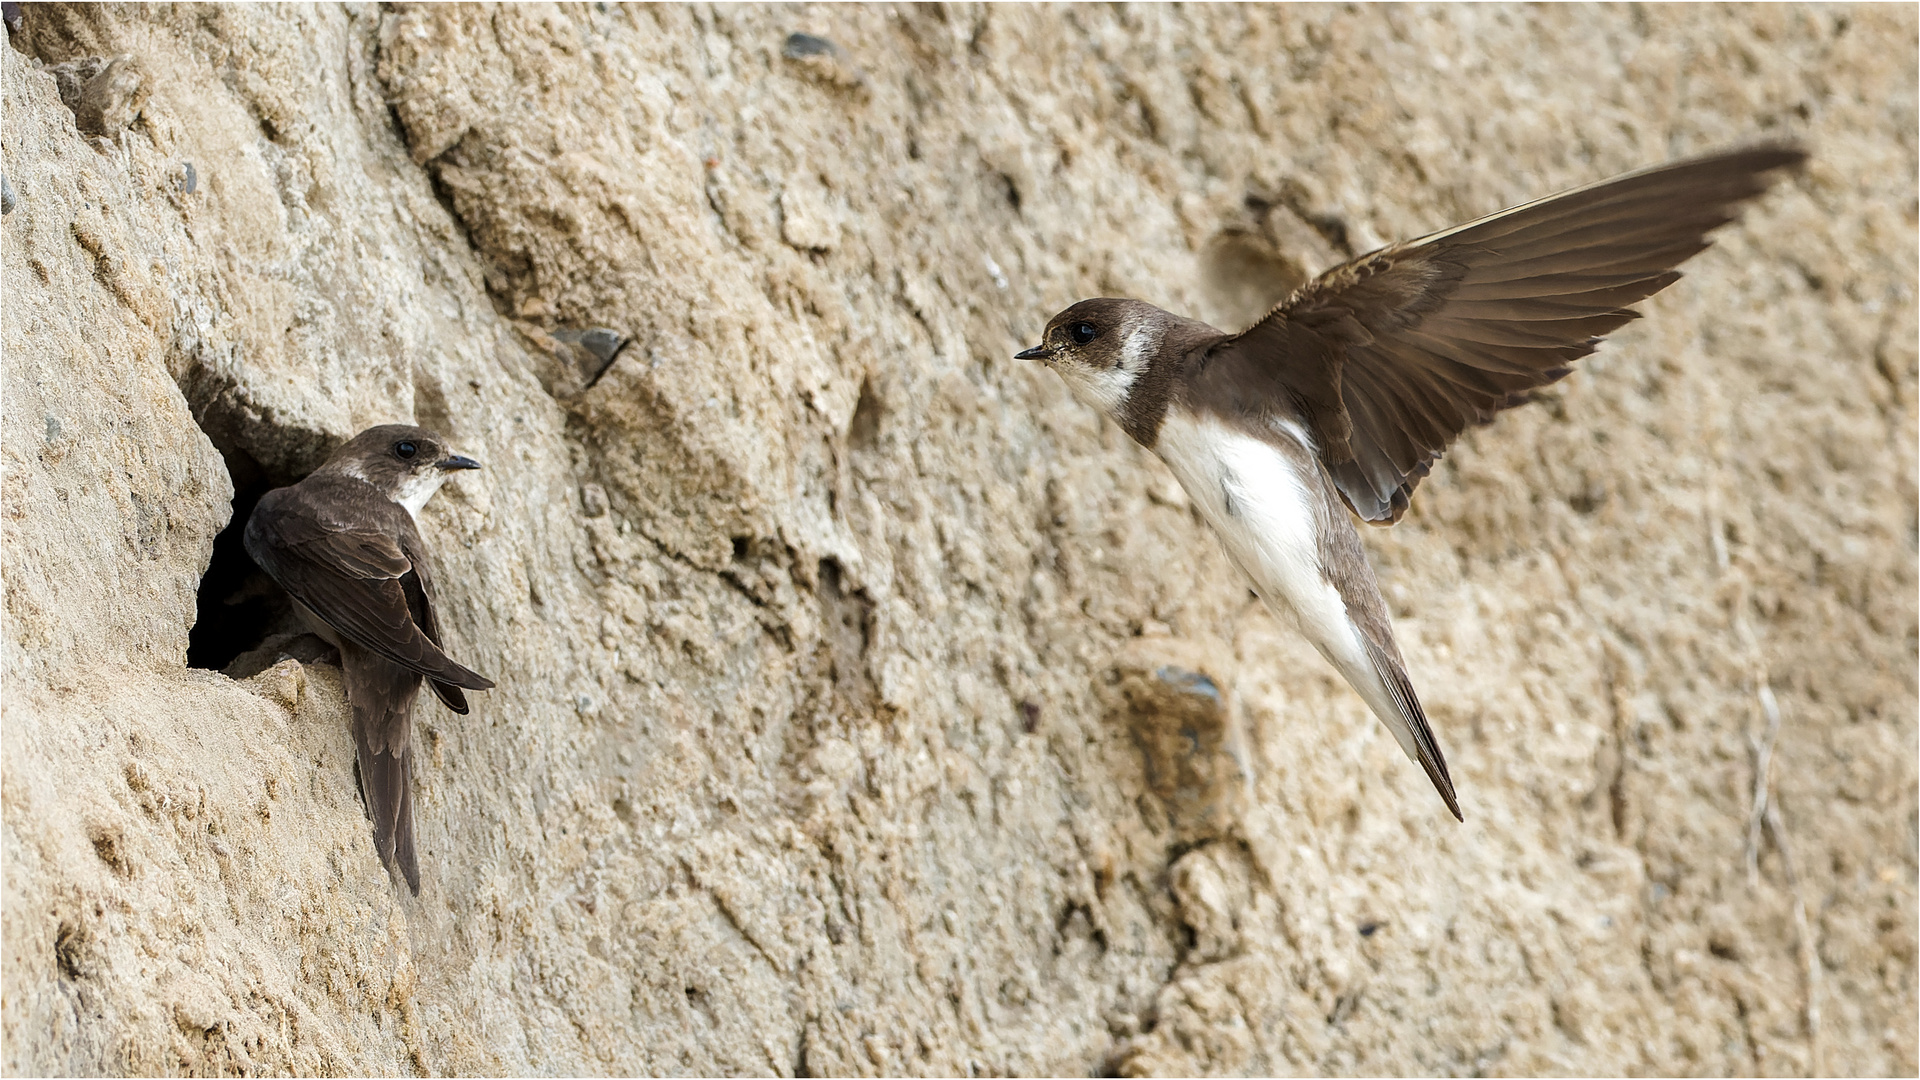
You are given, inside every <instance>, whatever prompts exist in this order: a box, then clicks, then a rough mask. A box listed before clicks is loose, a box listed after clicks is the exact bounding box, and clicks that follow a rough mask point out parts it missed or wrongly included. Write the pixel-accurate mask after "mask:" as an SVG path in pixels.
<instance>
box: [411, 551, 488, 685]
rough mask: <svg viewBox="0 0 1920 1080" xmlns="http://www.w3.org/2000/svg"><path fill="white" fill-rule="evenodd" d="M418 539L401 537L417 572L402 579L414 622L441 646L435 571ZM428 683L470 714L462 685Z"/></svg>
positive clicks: (434, 680)
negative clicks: (416, 542)
mask: <svg viewBox="0 0 1920 1080" xmlns="http://www.w3.org/2000/svg"><path fill="white" fill-rule="evenodd" d="M417 539H418V537H417V536H415V535H414V534H413V533H406V534H403V535H402V536H401V537H400V550H401V552H402V553H403V554H405V555H406V557H407V559H408V561H410V562H411V563H413V573H411V574H407V575H405V576H403V577H402V578H401V579H400V587H401V588H402V589H403V590H405V592H406V596H407V610H409V611H411V612H413V622H414V625H416V626H418V627H419V628H420V632H421V633H424V634H425V635H427V640H428V641H431V642H433V644H434V646H435V647H436V648H437V647H439V646H440V617H439V616H438V615H436V614H435V613H434V610H433V572H432V571H430V570H428V569H427V560H426V559H425V558H423V557H422V556H421V554H420V551H419V550H418V549H417V548H415V547H413V546H412V545H413V542H414V541H415V540H417ZM428 683H429V685H431V686H432V687H433V692H434V694H435V696H437V697H439V699H440V702H441V704H443V705H445V706H446V707H447V708H449V709H452V710H453V711H454V712H456V713H459V714H460V715H461V716H465V715H466V714H467V695H465V694H463V693H461V692H460V688H459V687H458V686H455V685H454V684H452V683H450V682H442V681H440V680H439V679H429V680H428ZM475 689H484V687H475Z"/></svg>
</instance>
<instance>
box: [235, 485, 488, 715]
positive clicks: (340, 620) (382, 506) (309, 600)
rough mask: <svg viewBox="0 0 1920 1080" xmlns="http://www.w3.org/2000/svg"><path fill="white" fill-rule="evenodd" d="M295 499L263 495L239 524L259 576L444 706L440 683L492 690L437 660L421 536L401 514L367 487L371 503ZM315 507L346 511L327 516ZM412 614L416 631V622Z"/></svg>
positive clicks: (342, 497)
mask: <svg viewBox="0 0 1920 1080" xmlns="http://www.w3.org/2000/svg"><path fill="white" fill-rule="evenodd" d="M318 479H320V478H310V479H309V480H308V481H306V482H305V483H314V482H316V480H318ZM326 482H327V483H330V484H336V485H350V484H356V483H357V481H352V480H338V481H334V480H328V481H326ZM360 486H363V487H364V486H365V485H360ZM294 490H295V489H294V488H279V489H277V490H274V491H270V492H268V493H267V494H266V495H265V496H263V497H262V498H261V500H260V506H259V507H258V508H256V509H255V511H254V514H253V516H252V517H251V518H249V519H248V520H247V530H246V537H245V539H246V547H247V553H248V554H249V555H252V556H253V560H254V561H255V562H257V563H259V564H260V568H261V569H263V570H265V571H266V572H267V574H268V576H270V577H272V578H273V580H275V581H276V582H279V584H280V587H281V588H283V589H285V590H287V593H288V595H290V596H292V597H293V598H294V599H295V600H298V601H299V602H300V603H302V604H305V605H306V606H307V607H308V608H309V609H310V610H312V611H313V613H314V614H316V615H318V616H320V618H322V619H324V620H326V622H327V625H329V626H331V627H333V628H334V629H335V630H336V631H338V632H339V633H340V634H341V635H343V636H345V637H347V638H350V639H352V640H353V642H354V643H356V644H358V645H359V646H360V647H362V648H364V649H368V650H371V651H372V652H375V653H378V654H379V655H381V656H384V657H386V658H387V659H388V660H390V661H392V662H393V663H396V664H399V665H400V666H401V667H404V668H407V669H408V670H411V671H415V672H418V673H419V674H421V675H424V676H426V677H427V678H429V679H432V680H433V681H434V690H435V692H436V693H439V694H440V696H441V699H442V700H443V701H444V700H446V699H447V696H448V695H447V693H446V691H443V690H442V689H441V684H446V685H447V686H448V687H449V688H451V687H466V688H467V689H469V690H487V689H490V688H491V687H492V686H493V682H492V681H491V680H489V679H488V678H486V677H485V676H483V675H481V674H479V673H478V672H475V671H472V670H470V669H468V668H466V667H463V666H461V665H460V664H458V663H456V662H454V661H453V660H452V659H451V658H449V657H448V656H447V654H446V653H444V652H441V651H440V646H439V644H438V640H437V639H438V637H439V624H438V622H437V620H435V618H434V617H433V611H432V601H431V584H430V582H429V580H428V579H424V578H423V575H424V574H425V573H426V569H425V564H424V563H423V562H420V561H418V559H417V556H418V553H419V551H420V548H421V544H420V537H419V533H418V531H417V530H415V528H414V526H413V519H412V518H411V517H410V516H408V514H407V512H406V510H405V508H403V507H401V506H399V505H398V504H396V503H394V502H392V501H390V500H387V499H384V498H379V497H378V495H377V493H374V492H372V490H371V489H370V488H369V489H368V495H370V496H371V497H365V498H362V497H355V496H356V494H357V493H354V492H349V491H345V490H342V491H337V492H329V493H328V494H330V495H332V496H333V497H332V498H328V499H315V498H304V499H296V498H295V497H293V496H292V495H291V494H290V493H292V492H294ZM323 507H344V508H347V509H348V510H350V512H343V513H339V514H332V513H329V512H328V511H327V510H325V509H323ZM263 511H265V512H263ZM416 607H418V608H419V616H420V617H424V622H416V617H417V616H416V611H415V609H416ZM423 626H424V627H426V628H427V629H426V630H423ZM428 631H431V633H429V632H428ZM454 696H455V699H456V701H457V702H458V704H457V705H456V704H455V701H448V702H447V704H448V705H449V706H454V707H455V708H456V711H460V712H465V711H466V710H465V708H464V707H462V706H464V705H465V704H466V702H465V698H464V697H463V696H461V695H459V694H458V692H457V691H455V694H454Z"/></svg>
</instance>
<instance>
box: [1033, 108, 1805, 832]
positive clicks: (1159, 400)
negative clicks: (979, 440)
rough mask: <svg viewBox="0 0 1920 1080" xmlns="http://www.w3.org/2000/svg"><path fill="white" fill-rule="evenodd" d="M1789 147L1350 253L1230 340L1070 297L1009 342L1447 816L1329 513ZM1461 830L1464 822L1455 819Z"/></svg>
mask: <svg viewBox="0 0 1920 1080" xmlns="http://www.w3.org/2000/svg"><path fill="white" fill-rule="evenodd" d="M1805 159H1806V153H1805V152H1804V151H1803V150H1801V149H1799V148H1798V147H1796V146H1791V145H1764V146H1756V147H1752V148H1748V149H1743V150H1734V151H1730V152H1727V153H1720V154H1712V155H1708V156H1705V157H1699V158H1693V159H1691V160H1686V161H1679V162H1674V163H1672V164H1669V165H1661V166H1656V167H1654V168H1650V169H1644V170H1641V171H1639V172H1634V173H1628V174H1626V175H1625V176H1620V177H1616V178H1614V179H1612V180H1604V181H1601V182H1600V183H1597V184H1591V185H1589V186H1587V187H1583V188H1576V189H1574V190H1572V191H1568V192H1565V193H1562V194H1559V195H1555V196H1552V197H1551V198H1546V199H1542V200H1540V201H1538V202H1531V203H1527V204H1526V205H1524V206H1517V207H1514V208H1513V209H1511V210H1504V211H1502V212H1500V213H1497V214H1494V215H1492V216H1490V217H1484V218H1481V219H1479V220H1478V221H1473V222H1469V223H1468V224H1465V225H1460V226H1456V227H1455V228H1451V229H1447V230H1445V231H1443V232H1437V233H1434V234H1433V235H1431V236H1427V237H1423V238H1421V239H1419V240H1414V241H1411V242H1409V243H1404V244H1394V245H1392V246H1390V247H1384V248H1381V249H1380V250H1378V251H1375V252H1372V253H1370V254H1366V255H1362V256H1360V257H1359V258H1357V259H1354V260H1353V261H1351V262H1348V263H1346V264H1345V265H1342V266H1337V267H1335V268H1333V269H1332V270H1329V271H1327V272H1326V273H1324V274H1322V275H1320V276H1319V277H1318V278H1316V279H1314V280H1313V281H1311V282H1309V283H1307V284H1306V285H1304V286H1302V287H1301V288H1299V289H1298V290H1296V291H1295V292H1294V294H1293V295H1292V296H1290V297H1288V298H1287V299H1286V300H1285V301H1284V302H1282V303H1281V304H1280V305H1279V306H1278V307H1276V308H1274V309H1273V310H1272V311H1271V312H1269V313H1268V314H1267V316H1266V317H1265V318H1263V319H1261V320H1260V321H1259V322H1258V323H1255V324H1254V325H1253V327H1252V328H1250V329H1248V330H1246V331H1244V332H1242V333H1239V334H1227V333H1222V332H1221V331H1219V330H1216V329H1214V328H1213V327H1211V326H1208V325H1207V324H1205V323H1202V322H1197V321H1195V320H1193V319H1185V318H1181V317H1180V316H1178V315H1174V314H1171V313H1169V312H1166V311H1162V310H1160V309H1159V308H1157V307H1154V306H1152V305H1150V304H1145V303H1141V302H1139V301H1137V300H1114V299H1097V300H1083V301H1081V302H1080V303H1077V304H1075V305H1073V306H1072V307H1070V308H1068V309H1066V310H1065V311H1063V312H1061V313H1060V314H1058V315H1056V316H1054V317H1053V320H1052V321H1051V322H1049V323H1048V324H1047V329H1046V333H1045V334H1044V335H1043V337H1042V339H1041V343H1040V344H1039V345H1037V346H1035V347H1034V348H1031V349H1027V350H1025V351H1023V352H1021V353H1018V354H1017V358H1018V359H1022V360H1038V361H1040V362H1042V363H1044V364H1046V365H1047V366H1048V367H1050V368H1052V369H1053V370H1054V371H1055V372H1057V373H1058V374H1059V375H1060V377H1061V378H1062V379H1064V380H1066V383H1067V386H1068V387H1069V388H1070V389H1071V390H1072V391H1073V393H1074V396H1076V397H1078V398H1079V399H1080V400H1081V401H1083V402H1085V403H1087V404H1088V405H1091V406H1093V407H1094V408H1096V409H1098V410H1100V411H1101V412H1103V413H1105V414H1106V415H1107V416H1109V417H1111V418H1112V419H1113V420H1114V421H1115V422H1116V423H1118V424H1119V425H1120V426H1121V427H1122V428H1124V429H1125V430H1126V432H1127V434H1129V435H1131V436H1133V438H1134V439H1135V440H1137V441H1138V442H1139V443H1140V445H1142V446H1144V447H1146V448H1147V449H1149V450H1152V451H1153V452H1154V453H1156V454H1158V455H1159V456H1160V459H1161V460H1162V461H1165V462H1166V463H1167V466H1168V467H1169V468H1170V469H1172V470H1173V474H1174V476H1175V477H1176V478H1178V479H1179V481H1180V484H1181V486H1182V487H1184V488H1186V490H1187V494H1188V495H1189V496H1191V497H1192V499H1193V502H1194V505H1196V506H1197V507H1199V510H1200V513H1201V516H1202V517H1204V518H1205V519H1206V521H1207V523H1208V524H1209V525H1211V526H1212V527H1213V529H1214V532H1215V533H1217V534H1218V535H1219V537H1220V539H1221V541H1222V543H1223V544H1224V546H1225V547H1226V550H1227V553H1228V554H1229V555H1230V556H1231V557H1232V559H1233V561H1234V562H1235V563H1236V564H1238V565H1239V567H1240V569H1241V570H1243V571H1244V572H1245V573H1246V575H1247V576H1248V577H1249V578H1251V579H1252V581H1253V586H1254V589H1255V591H1256V592H1258V593H1259V595H1260V597H1261V598H1262V599H1263V600H1265V601H1266V603H1267V606H1268V607H1269V608H1271V609H1272V610H1273V612H1274V613H1275V614H1276V615H1277V616H1279V618H1280V619H1281V620H1282V621H1284V622H1287V623H1290V624H1292V625H1293V626H1294V627H1295V628H1297V629H1298V630H1299V631H1300V633H1301V634H1303V635H1304V636H1305V637H1306V638H1307V640H1308V641H1311V642H1312V643H1313V645H1314V647H1315V648H1316V649H1318V650H1319V651H1320V655H1322V656H1324V657H1326V659H1327V661H1328V662H1329V663H1331V664H1332V665H1333V666H1334V667H1335V668H1336V669H1337V670H1338V671H1339V672H1340V674H1341V675H1342V676H1343V677H1345V678H1346V680H1347V682H1348V683H1349V684H1350V685H1352V687H1353V688H1354V689H1355V690H1356V691H1358V692H1359V694H1360V696H1361V697H1362V698H1363V699H1365V701H1366V703H1367V705H1368V707H1369V708H1371V709H1372V710H1373V713H1374V715H1375V716H1378V717H1379V718H1380V720H1381V722H1382V723H1384V724H1386V726H1387V729H1388V730H1389V731H1391V732H1393V736H1394V738H1395V739H1397V740H1398V741H1399V743H1400V747H1401V749H1403V750H1405V751H1406V753H1407V756H1408V757H1410V758H1412V759H1413V760H1414V761H1417V762H1419V764H1420V767H1421V768H1423V769H1425V770H1426V773H1427V777H1428V779H1430V780H1432V781H1433V786H1434V787H1435V788H1436V789H1438V790H1439V792H1440V797H1441V798H1442V799H1444V800H1446V804H1447V809H1448V810H1450V811H1452V812H1453V815H1454V817H1456V818H1459V817H1461V815H1460V803H1459V800H1458V799H1457V798H1456V797H1455V795H1454V790H1453V780H1452V779H1451V778H1450V777H1449V776H1448V775H1447V761H1446V758H1445V756H1443V755H1442V754H1441V752H1440V744H1439V743H1438V742H1437V741H1436V740H1435V739H1434V735H1433V730H1432V728H1431V727H1430V726H1429V725H1428V723H1427V717H1426V714H1425V713H1424V712H1423V711H1422V710H1421V708H1420V699H1419V697H1418V695H1416V694H1415V693H1414V690H1413V684H1412V683H1411V682H1409V681H1408V680H1407V673H1406V668H1405V665H1404V664H1403V663H1402V661H1401V659H1400V650H1399V649H1398V648H1397V647H1395V645H1394V642H1393V627H1392V624H1391V623H1390V622H1389V621H1388V618H1387V606H1386V603H1385V602H1384V601H1383V600H1382V599H1381V597H1380V587H1379V584H1378V583H1377V582H1376V581H1375V579H1374V576H1373V568H1372V566H1370V565H1369V564H1368V562H1367V558H1366V554H1365V552H1364V550H1363V549H1362V548H1361V545H1360V537H1359V534H1358V532H1357V531H1356V530H1355V529H1354V527H1353V522H1352V520H1351V519H1350V518H1349V517H1348V516H1347V511H1348V510H1351V511H1352V512H1353V513H1355V514H1358V515H1359V516H1360V517H1361V518H1363V519H1365V520H1366V521H1368V522H1372V523H1374V524H1381V525H1390V524H1392V523H1393V522H1395V521H1398V520H1399V519H1400V515H1401V514H1403V513H1405V512H1406V509H1407V499H1408V497H1409V496H1411V495H1412V494H1413V489H1414V488H1415V487H1416V486H1417V485H1418V484H1419V483H1420V479H1421V478H1422V477H1424V476H1426V475H1427V471H1428V469H1429V467H1430V466H1431V465H1432V464H1433V461H1434V459H1435V458H1437V457H1439V456H1440V454H1441V452H1442V451H1444V450H1445V449H1446V448H1447V445H1448V444H1449V443H1451V442H1452V441H1453V439H1454V438H1455V437H1456V436H1458V435H1459V434H1460V432H1461V431H1462V430H1463V429H1465V428H1466V427H1467V426H1468V425H1469V424H1478V423H1484V422H1486V421H1488V420H1491V419H1492V418H1493V416H1494V414H1495V413H1498V412H1499V411H1500V410H1502V409H1506V408H1509V407H1511V406H1514V405H1518V404H1521V403H1523V402H1525V401H1527V400H1528V398H1529V392H1530V391H1533V390H1535V389H1537V388H1539V387H1541V386H1545V385H1546V384H1548V383H1551V382H1553V381H1555V380H1556V379H1559V378H1561V377H1562V376H1564V375H1566V374H1567V372H1568V370H1569V368H1568V366H1567V365H1568V364H1569V363H1571V362H1572V361H1574V360H1577V359H1579V358H1580V357H1583V356H1585V355H1587V354H1588V353H1591V352H1592V351H1593V350H1594V349H1595V348H1596V347H1597V346H1598V345H1599V343H1600V338H1601V337H1602V336H1603V335H1605V334H1607V333H1609V332H1611V331H1613V330H1615V329H1617V328H1618V327H1620V326H1621V325H1622V324H1624V323H1626V322H1628V321H1629V320H1632V319H1636V318H1638V317H1639V315H1638V314H1637V313H1636V312H1633V311H1630V310H1628V308H1627V305H1629V304H1633V303H1637V302H1638V301H1640V300H1644V299H1646V298H1647V297H1649V296H1651V295H1653V294H1654V293H1656V292H1659V291H1660V290H1661V289H1664V288H1666V287H1667V286H1668V285H1671V284H1673V283H1674V282H1675V281H1677V280H1678V279H1679V277H1680V274H1679V272H1678V271H1676V270H1675V269H1674V267H1676V266H1678V265H1679V264H1680V263H1682V262H1684V261H1686V260H1687V259H1688V258H1690V257H1691V256H1693V255H1696V254H1698V253H1699V252H1701V251H1702V250H1704V249H1706V248H1707V246H1708V245H1709V244H1710V243H1711V241H1709V240H1708V239H1707V234H1708V233H1709V232H1711V231H1713V230H1714V229H1715V228H1717V227H1719V226H1721V225H1725V224H1726V223H1728V222H1730V221H1732V220H1733V219H1734V218H1735V217H1736V216H1738V213H1739V207H1740V204H1742V203H1744V202H1746V201H1747V200H1749V199H1752V198H1754V197H1755V196H1757V195H1759V194H1760V193H1762V192H1764V191H1765V190H1766V189H1767V187H1768V186H1769V185H1770V184H1771V183H1772V180H1773V175H1772V174H1773V173H1774V172H1775V170H1779V169H1785V168H1790V167H1794V166H1798V165H1799V164H1801V163H1802V162H1803V161H1805ZM1462 820H1464V819H1462Z"/></svg>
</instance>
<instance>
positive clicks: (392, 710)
mask: <svg viewBox="0 0 1920 1080" xmlns="http://www.w3.org/2000/svg"><path fill="white" fill-rule="evenodd" d="M479 467H480V463H479V462H477V461H474V460H473V459H472V458H467V457H462V456H460V455H459V454H456V453H454V452H453V451H452V450H450V449H448V447H447V445H446V443H445V442H443V441H442V440H441V439H440V437H439V436H438V435H435V434H434V433H433V432H431V431H428V430H426V429H425V428H417V427H409V426H406V425H402V424H387V425H384V426H382V427H374V428H368V429H367V430H365V431H363V432H361V433H360V434H359V435H356V436H354V438H353V440H352V441H351V442H348V443H347V444H346V445H345V446H342V447H341V448H340V449H338V450H336V451H334V453H333V456H332V457H329V458H328V459H327V461H326V464H324V465H322V466H320V468H318V469H316V470H314V472H313V474H312V475H310V476H308V477H307V478H306V479H305V480H302V481H300V482H299V483H297V484H294V485H293V486H292V487H283V488H278V489H276V490H273V491H269V492H267V494H266V495H264V496H263V497H261V499H260V504H259V505H258V506H257V507H255V508H254V511H253V516H252V517H250V518H248V519H247V531H246V544H247V554H249V555H251V556H253V561H254V562H256V563H259V564H260V568H261V569H262V570H265V571H266V572H267V575H268V576H269V577H271V578H273V580H275V581H277V582H279V583H280V586H281V587H282V588H284V589H285V590H287V595H288V596H290V597H292V598H293V606H294V609H295V610H296V611H298V612H299V613H300V617H301V619H302V620H304V621H305V622H306V624H307V626H308V628H309V629H311V630H312V631H313V632H314V633H316V634H318V635H320V636H321V637H323V638H325V639H326V640H327V641H329V642H331V643H332V644H333V645H334V646H336V647H337V648H339V650H340V667H341V670H342V672H343V673H344V675H345V681H346V688H347V703H348V704H349V705H350V706H351V707H352V709H353V742H354V747H355V750H356V753H357V755H358V762H359V766H360V790H361V794H362V796H363V797H364V798H365V799H366V801H367V809H368V811H369V812H370V813H371V815H372V817H373V843H374V847H375V848H376V849H378V850H379V852H380V860H381V862H383V863H385V864H386V865H387V867H388V869H390V870H391V869H394V868H396V867H397V868H398V869H399V871H400V873H401V874H402V875H403V876H404V877H405V878H406V881H407V887H408V888H410V889H412V890H413V892H414V894H415V895H419V892H420V865H419V861H418V858H417V857H416V855H415V853H414V847H413V729H412V713H413V701H414V698H415V697H416V696H417V695H418V694H419V693H420V680H421V679H422V678H425V679H427V680H428V681H429V682H431V683H432V684H433V692H434V693H435V694H436V695H438V696H439V698H440V700H441V701H442V702H445V703H446V706H447V708H449V709H452V710H453V711H454V712H457V713H465V712H466V711H467V698H466V695H465V694H463V693H461V692H460V691H461V688H462V687H464V688H466V689H468V690H487V689H491V688H492V687H493V683H492V682H491V681H490V680H488V679H487V678H485V677H484V676H481V675H479V674H477V673H475V672H473V671H470V670H468V669H467V668H465V667H462V666H460V665H459V664H457V663H455V662H453V661H452V660H450V659H448V658H447V654H446V653H444V652H442V651H441V649H440V622H439V620H438V619H437V618H436V617H435V616H434V612H433V575H432V573H431V571H430V570H429V569H428V567H427V562H426V554H425V547H424V545H423V544H422V543H421V542H420V531H419V529H418V528H417V527H416V526H415V524H414V515H416V514H418V513H419V512H420V508H421V507H423V506H425V505H426V503H427V500H428V499H429V498H432V497H433V493H434V492H435V491H438V490H439V489H440V485H441V484H442V483H443V482H445V481H446V478H447V477H448V476H449V475H450V474H451V473H453V472H455V471H458V470H461V469H477V468H479Z"/></svg>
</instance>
